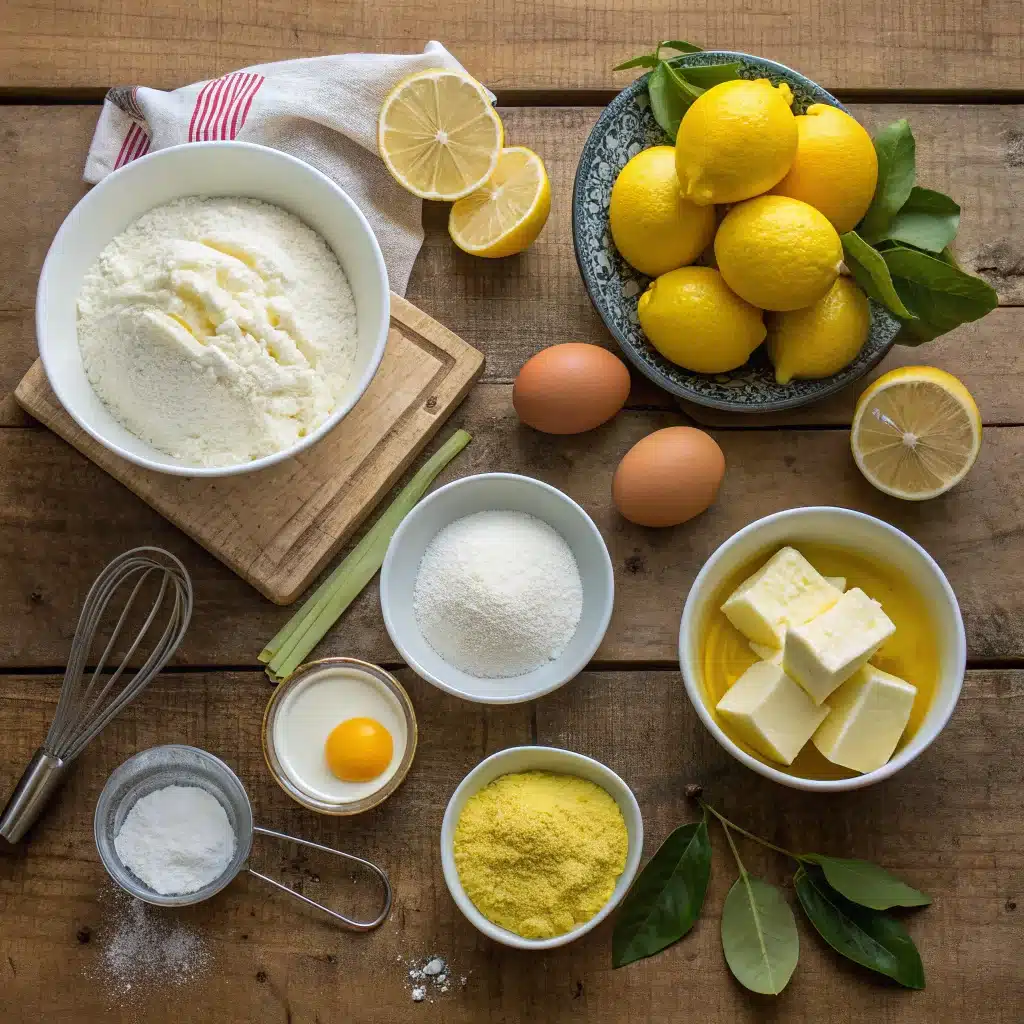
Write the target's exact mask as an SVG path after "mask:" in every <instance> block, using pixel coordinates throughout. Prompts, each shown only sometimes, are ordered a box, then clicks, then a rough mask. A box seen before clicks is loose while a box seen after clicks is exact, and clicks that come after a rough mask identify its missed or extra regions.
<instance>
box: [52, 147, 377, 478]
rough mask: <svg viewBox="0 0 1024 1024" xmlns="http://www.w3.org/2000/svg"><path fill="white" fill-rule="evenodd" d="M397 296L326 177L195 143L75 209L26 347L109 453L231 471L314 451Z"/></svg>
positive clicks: (144, 464) (362, 390)
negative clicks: (35, 350) (32, 347)
mask: <svg viewBox="0 0 1024 1024" xmlns="http://www.w3.org/2000/svg"><path fill="white" fill-rule="evenodd" d="M390 294H391V293H390V290H389V288H388V275H387V268H386V267H385V265H384V257H383V255H382V253H381V250H380V246H379V245H378V244H377V239H376V238H375V237H374V234H373V230H372V228H371V227H370V224H369V222H368V221H367V219H366V217H365V216H363V214H362V212H361V211H360V209H359V207H358V206H357V205H356V204H355V202H353V200H352V199H351V198H350V197H349V196H348V195H347V194H346V193H345V191H344V190H343V189H342V188H340V187H339V186H338V185H336V184H335V183H334V182H333V181H332V180H331V179H330V178H328V177H327V176H326V175H325V174H322V173H321V172H320V171H318V170H316V168H314V167H312V166H310V165H309V164H308V163H305V162H304V161H302V160H298V159H296V158H295V157H293V156H289V155H288V154H287V153H282V152H279V151H278V150H276V149H270V148H269V147H267V146H254V145H252V144H250V143H246V142H191V143H185V144H183V145H180V146H169V147H168V148H166V149H160V150H157V151H155V152H153V153H150V154H148V155H147V156H144V157H142V158H140V159H138V160H134V161H132V162H131V163H129V164H126V165H125V166H124V167H122V168H121V169H120V170H118V171H116V172H115V173H113V174H110V175H108V176H107V177H106V178H104V179H103V180H102V181H101V182H100V183H99V184H98V185H96V186H95V187H94V188H92V189H90V190H89V191H88V192H87V193H86V194H85V196H83V198H82V199H81V200H80V201H79V203H78V204H77V206H75V208H74V209H73V210H72V211H71V213H69V214H68V216H67V217H66V218H65V220H64V223H63V224H62V225H61V227H60V230H59V231H58V232H57V234H56V236H55V238H54V240H53V243H52V244H51V245H50V249H49V251H48V252H47V254H46V260H45V261H44V263H43V269H42V273H41V274H40V276H39V288H38V290H37V292H36V318H35V319H36V339H37V341H38V343H39V357H40V360H41V362H42V365H43V368H44V370H45V372H46V377H47V379H48V381H49V383H50V386H51V388H52V389H53V392H54V394H55V396H56V397H57V399H58V400H59V401H60V404H61V405H62V406H63V407H64V410H65V411H66V412H67V413H68V415H69V416H70V417H71V418H72V419H73V420H74V421H75V423H76V424H77V426H78V427H79V428H81V429H82V430H83V431H84V432H85V433H86V434H88V435H89V436H90V437H91V438H92V439H93V440H94V441H95V442H96V443H97V444H100V445H102V446H103V447H104V448H106V449H107V451H108V452H109V453H110V454H111V455H113V456H116V457H118V458H121V459H125V460H126V461H128V462H131V463H133V464H134V465H136V466H139V467H141V468H142V469H145V470H150V471H156V472H159V473H167V474H170V475H174V476H182V477H191V478H195V477H209V478H219V477H227V476H237V475H240V474H243V473H252V472H255V471H258V470H262V469H266V468H268V467H270V466H274V465H277V464H278V463H281V462H284V461H285V460H288V459H291V458H292V457H293V456H296V455H298V454H299V453H300V452H302V451H304V450H306V449H308V448H310V447H311V446H312V445H315V444H316V443H317V442H318V441H319V440H320V439H321V438H323V437H324V436H325V435H326V434H327V433H328V432H329V431H331V430H332V429H333V428H334V427H335V426H336V425H337V424H338V423H339V422H340V421H341V420H342V419H343V418H344V417H345V416H346V415H348V413H349V412H350V411H351V410H352V409H353V407H354V406H355V405H356V403H357V402H358V401H359V400H360V399H361V398H362V397H363V396H364V395H365V394H366V392H367V389H368V388H369V387H370V385H371V382H372V381H373V378H374V375H375V374H376V372H377V369H378V367H379V366H380V363H381V360H382V358H383V356H384V349H385V347H386V345H387V340H388V331H389V328H390V305H391V303H390ZM80 336H81V338H80ZM87 364H88V365H87ZM144 434H148V435H149V438H150V439H147V438H146V437H144V436H141V435H144ZM171 450H174V451H181V452H182V453H183V454H182V455H172V454H169V451H171ZM298 471H300V467H298V466H294V467H292V468H291V469H290V470H288V471H286V473H289V474H290V473H293V472H298Z"/></svg>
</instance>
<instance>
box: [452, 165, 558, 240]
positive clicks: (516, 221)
mask: <svg viewBox="0 0 1024 1024" xmlns="http://www.w3.org/2000/svg"><path fill="white" fill-rule="evenodd" d="M550 212H551V185H550V183H549V182H548V175H547V171H545V169H544V162H543V161H542V160H541V158H540V157H539V156H537V154H536V153H534V152H533V150H531V149H527V148H526V147H525V146H511V147H509V148H508V149H504V150H502V152H501V156H500V158H499V159H498V166H497V167H496V168H495V170H494V174H492V175H491V177H490V178H489V179H488V180H487V182H486V183H485V184H484V185H482V186H481V187H480V188H478V189H477V190H476V191H474V192H471V193H470V194H469V195H468V196H465V197H464V198H462V199H460V200H459V201H458V202H457V203H455V205H454V206H452V208H451V212H450V213H449V215H448V234H449V235H451V237H452V241H453V242H454V243H455V244H456V245H457V246H458V247H459V248H460V249H462V250H463V251H464V252H468V253H470V254H471V255H473V256H486V257H491V258H497V257H501V256H512V255H513V254H515V253H517V252H522V251H523V250H524V249H525V248H527V246H529V245H531V244H532V243H533V242H534V241H535V240H536V238H537V236H538V235H539V234H540V233H541V230H542V228H543V227H544V224H545V223H546V222H547V219H548V214H549V213H550Z"/></svg>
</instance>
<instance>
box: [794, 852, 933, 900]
mask: <svg viewBox="0 0 1024 1024" xmlns="http://www.w3.org/2000/svg"><path fill="white" fill-rule="evenodd" d="M800 860H801V861H809V862H810V863H812V864H817V865H818V867H820V868H821V870H822V871H823V872H824V874H825V878H826V880H827V881H828V884H829V885H831V886H832V888H833V889H835V890H836V891H837V892H840V893H842V895H843V896H845V897H846V898H847V899H848V900H852V901H853V902H854V903H859V904H860V905H861V906H862V907H870V908H871V909H872V910H888V909H889V908H890V907H926V906H928V904H929V903H931V897H929V896H925V894H924V893H923V892H918V890H917V889H914V888H912V887H911V886H909V885H907V883H906V882H901V881H900V880H899V879H898V878H896V876H895V875H891V874H889V872H888V871H886V870H885V869H884V868H880V867H879V866H878V865H877V864H872V863H871V862H870V861H866V860H855V859H848V858H845V857H828V856H826V855H825V854H823V853H802V854H801V855H800Z"/></svg>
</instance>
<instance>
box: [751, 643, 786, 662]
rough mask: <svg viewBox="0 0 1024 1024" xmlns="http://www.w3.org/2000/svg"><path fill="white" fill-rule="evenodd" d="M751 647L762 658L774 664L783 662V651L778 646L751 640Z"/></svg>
mask: <svg viewBox="0 0 1024 1024" xmlns="http://www.w3.org/2000/svg"><path fill="white" fill-rule="evenodd" d="M749 646H750V649H751V650H752V651H753V652H754V653H755V654H756V655H757V656H758V657H759V658H760V659H761V660H762V661H770V662H771V663H772V664H773V665H781V664H782V651H780V650H779V649H778V648H776V647H767V646H766V645H765V644H755V643H754V641H753V640H751V641H750V645H749Z"/></svg>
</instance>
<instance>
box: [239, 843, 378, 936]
mask: <svg viewBox="0 0 1024 1024" xmlns="http://www.w3.org/2000/svg"><path fill="white" fill-rule="evenodd" d="M253 833H254V834H256V835H261V836H269V837H270V838H271V839H282V840H284V841H285V842H286V843H298V844H299V846H308V847H309V848H310V849H311V850H320V851H321V852H323V853H332V854H334V856H335V857H344V858H345V860H350V861H353V862H354V863H356V864H359V865H360V866H362V867H364V868H366V869H367V870H368V871H371V872H372V873H373V874H375V875H376V876H377V877H378V878H379V879H380V883H381V885H382V886H383V887H384V908H383V909H382V910H381V912H380V913H379V914H378V915H377V916H376V917H375V918H374V919H373V920H372V921H353V920H352V918H350V917H346V916H345V915H344V914H339V913H338V912H337V911H336V910H331V908H330V907H325V906H324V905H323V904H322V903H317V902H316V900H311V899H310V898H309V897H308V896H303V895H302V893H301V892H296V891H295V890H294V889H289V888H288V886H287V885H284V884H283V883H281V882H278V881H277V880H276V879H273V878H270V877H268V876H267V875H264V874H261V873H260V872H259V871H253V869H252V868H250V867H247V868H246V871H248V872H249V874H250V875H255V876H256V877H257V878H258V879H260V880H261V881H263V882H266V883H267V884H268V885H272V886H274V888H275V889H280V890H281V891H282V892H286V893H287V894H288V895H289V896H294V897H295V899H297V900H301V901H302V902H303V903H305V904H307V905H308V906H311V907H316V909H317V910H322V911H323V912H324V913H325V914H330V916H331V917H333V918H334V919H335V920H336V921H340V922H341V923H342V924H343V925H344V926H345V927H346V928H349V929H351V930H352V931H354V932H370V931H373V929H374V928H377V927H379V926H380V925H382V924H383V923H384V922H385V921H386V920H387V916H388V914H389V913H391V883H390V882H389V881H388V876H387V875H386V874H384V872H383V871H382V870H381V869H380V868H379V867H377V865H376V864H371V863H370V861H368V860H363V858H362V857H357V856H356V855H355V854H353V853H344V852H343V851H342V850H335V849H333V848H332V847H330V846H323V845H322V844H320V843H313V842H310V840H308V839H299V838H297V837H296V836H287V835H285V834H284V833H283V832H273V831H271V830H270V829H269V828H260V827H259V826H254V827H253Z"/></svg>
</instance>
